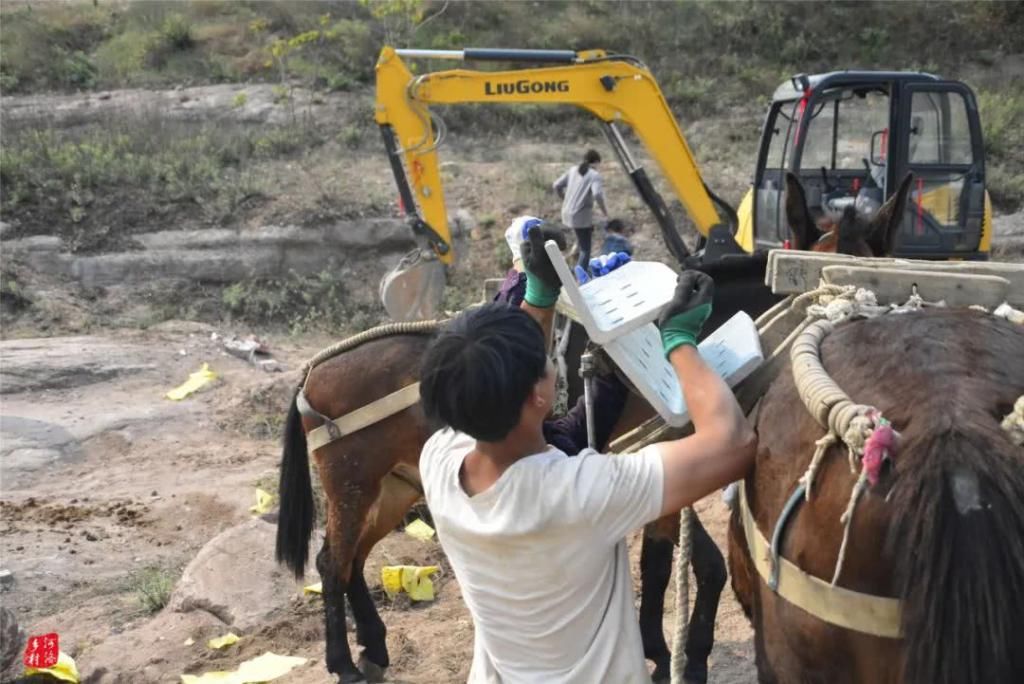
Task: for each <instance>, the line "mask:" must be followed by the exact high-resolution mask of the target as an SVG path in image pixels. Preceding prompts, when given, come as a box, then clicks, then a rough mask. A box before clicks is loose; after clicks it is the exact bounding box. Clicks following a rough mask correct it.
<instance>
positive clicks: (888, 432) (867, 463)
mask: <svg viewBox="0 0 1024 684" xmlns="http://www.w3.org/2000/svg"><path fill="white" fill-rule="evenodd" d="M898 437H899V433H897V432H896V431H895V430H893V429H892V426H891V425H889V421H887V420H885V419H884V418H883V419H880V421H879V425H878V426H877V427H875V429H874V430H873V431H872V432H871V436H870V437H868V439H867V441H865V442H864V456H863V458H862V459H861V463H862V464H863V466H864V472H865V474H866V475H867V478H868V483H869V484H870V485H871V486H872V487H873V486H875V485H876V484H877V483H878V478H879V477H880V476H881V474H882V463H883V462H884V461H885V459H886V458H893V457H894V456H895V455H896V440H897V438H898Z"/></svg>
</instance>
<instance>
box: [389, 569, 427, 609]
mask: <svg viewBox="0 0 1024 684" xmlns="http://www.w3.org/2000/svg"><path fill="white" fill-rule="evenodd" d="M437 571H438V567H437V566H436V565H428V566H426V567H423V566H418V565H385V566H384V567H383V568H381V569H380V583H381V584H382V585H383V586H384V591H385V593H387V595H388V596H389V597H390V598H394V597H395V596H397V595H398V594H399V592H401V591H403V590H404V591H405V592H406V593H407V594H409V598H411V599H412V600H413V601H433V600H434V583H433V582H432V581H431V580H430V576H431V575H433V574H434V573H436V572H437Z"/></svg>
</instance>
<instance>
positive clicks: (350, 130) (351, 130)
mask: <svg viewBox="0 0 1024 684" xmlns="http://www.w3.org/2000/svg"><path fill="white" fill-rule="evenodd" d="M338 140H339V141H340V142H341V144H342V145H344V146H345V147H347V148H349V149H350V150H356V149H359V146H360V145H361V144H362V142H363V131H362V129H361V128H360V127H359V126H357V125H355V124H349V125H347V126H345V127H344V128H342V129H341V133H339V134H338Z"/></svg>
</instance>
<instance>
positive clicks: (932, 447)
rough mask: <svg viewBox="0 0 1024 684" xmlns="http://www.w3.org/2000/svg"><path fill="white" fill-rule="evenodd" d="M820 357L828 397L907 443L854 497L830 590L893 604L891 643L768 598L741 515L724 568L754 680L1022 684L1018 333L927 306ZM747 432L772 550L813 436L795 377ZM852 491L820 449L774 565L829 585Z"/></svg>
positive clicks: (845, 334) (752, 494) (837, 343)
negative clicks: (1009, 421) (1015, 421)
mask: <svg viewBox="0 0 1024 684" xmlns="http://www.w3.org/2000/svg"><path fill="white" fill-rule="evenodd" d="M821 356H822V361H823V364H824V366H825V368H826V369H827V371H828V373H829V374H830V375H831V377H832V378H833V379H834V380H835V381H836V384H837V385H838V386H839V387H841V388H842V389H843V390H844V391H845V392H846V393H847V394H848V395H849V396H850V397H852V398H854V400H855V401H858V402H861V403H865V404H870V405H872V406H874V407H876V408H877V409H879V410H880V411H881V413H882V414H883V415H884V416H885V417H886V418H887V419H889V420H890V421H891V422H892V425H893V427H894V428H895V429H896V430H898V431H899V432H900V433H901V435H902V437H901V440H900V446H899V449H898V450H897V452H896V454H895V456H894V459H893V460H892V462H891V467H890V468H889V469H887V470H883V471H882V473H881V477H880V479H879V480H878V482H877V484H875V485H874V486H872V487H870V488H869V489H868V490H867V493H865V494H864V495H863V497H862V499H861V500H860V503H859V505H858V507H857V509H856V515H855V516H854V518H853V523H852V527H851V531H850V541H849V547H848V549H847V553H846V555H845V562H844V564H843V566H842V571H841V574H840V575H839V577H838V586H839V587H842V588H845V589H848V590H852V591H854V592H859V593H860V594H868V595H872V596H877V597H891V598H897V599H899V600H900V601H901V602H902V603H901V611H902V612H901V618H899V619H898V620H894V621H893V622H894V624H897V625H899V626H901V628H902V638H886V637H881V636H873V635H870V634H867V633H862V632H861V631H853V630H851V629H846V628H843V627H839V626H836V625H835V624H829V623H827V622H824V621H823V620H821V619H819V618H818V617H815V616H813V615H811V614H809V613H808V612H804V610H802V609H801V608H798V607H796V606H795V605H793V603H790V602H788V601H787V600H785V599H784V598H782V597H781V596H779V595H778V594H776V593H774V592H773V591H772V590H771V589H769V587H768V585H767V583H766V582H765V581H764V580H763V579H762V576H761V575H759V574H758V571H757V569H756V567H755V566H754V563H753V561H752V558H751V555H750V553H749V552H748V546H747V542H748V537H747V535H746V533H745V530H744V527H743V516H742V514H741V512H740V508H739V507H737V509H736V510H734V512H733V516H732V518H731V521H730V529H729V565H730V570H731V575H732V585H733V588H734V590H735V592H736V595H737V597H738V598H739V600H740V603H741V604H742V605H743V608H744V610H745V611H746V612H747V615H748V616H749V617H750V618H751V619H752V622H753V625H754V630H755V648H756V663H757V671H758V678H759V681H760V682H762V683H764V684H775V683H787V682H806V683H808V684H814V683H816V682H820V683H822V684H847V683H848V684H855V683H856V684H861V683H863V684H868V683H870V684H889V683H892V684H895V683H896V682H900V683H903V684H953V683H954V682H956V683H957V684H980V683H982V682H1021V681H1024V649H1022V648H1021V646H1022V644H1024V642H1022V641H1021V639H1022V635H1024V449H1022V448H1021V447H1019V446H1014V444H1013V443H1012V442H1011V441H1010V439H1009V437H1008V435H1007V434H1006V433H1004V432H1003V431H1002V430H1001V429H1000V420H1001V418H1002V417H1003V416H1004V415H1006V414H1007V413H1009V412H1010V411H1011V408H1012V405H1013V403H1014V401H1015V400H1016V399H1017V398H1018V397H1019V396H1021V395H1022V394H1024V328H1022V327H1021V326H1019V325H1014V324H1012V323H1009V322H1007V321H1004V320H1001V319H998V318H995V317H993V316H989V315H987V314H984V313H979V312H975V311H969V310H961V311H954V310H945V309H926V310H924V311H922V312H918V313H910V314H903V315H889V316H880V317H878V318H875V319H872V320H866V321H857V322H850V323H846V324H843V325H840V326H839V327H837V328H836V330H835V331H834V332H833V333H832V334H831V335H829V336H828V337H826V338H825V341H824V342H823V344H822V349H821ZM756 429H757V433H758V437H759V448H758V455H757V458H756V465H755V469H754V471H753V473H752V474H751V475H750V476H749V477H748V478H747V479H746V482H745V483H742V484H741V486H745V487H746V498H747V500H748V501H749V506H750V511H751V512H752V517H753V519H754V521H755V522H756V526H757V529H758V530H759V532H760V534H761V535H765V536H766V537H768V538H771V536H772V531H773V528H774V527H775V525H776V523H777V521H778V520H779V517H780V514H781V512H782V510H783V507H784V506H785V504H786V502H787V500H788V499H789V498H790V496H791V495H792V494H793V492H794V489H795V488H796V486H797V481H798V479H799V478H800V477H801V475H803V474H804V472H805V470H806V469H807V467H808V463H809V461H810V459H811V456H812V454H813V453H814V451H815V440H818V439H819V438H821V437H822V435H823V432H824V431H823V429H822V428H821V426H819V425H818V423H817V422H816V421H815V419H814V418H812V417H811V415H810V414H809V412H808V411H807V410H806V409H805V408H804V407H803V405H802V403H801V400H800V398H799V396H798V394H797V390H796V388H795V383H794V380H793V377H792V373H791V372H790V367H789V365H788V363H787V365H786V366H785V367H784V368H783V370H782V371H781V374H780V376H779V377H778V378H777V379H776V380H775V381H774V383H773V384H772V385H771V387H770V389H769V390H768V392H767V393H766V394H765V396H764V397H763V398H762V400H761V405H760V408H759V410H758V412H757V417H756ZM856 477H857V476H856V475H852V474H851V472H850V467H849V465H848V461H847V455H846V453H845V449H840V447H839V446H833V447H831V449H830V450H829V451H828V452H827V453H826V456H825V460H824V461H823V463H822V466H821V469H820V470H819V471H818V473H817V475H816V477H815V479H814V490H813V492H814V495H813V497H811V498H810V500H807V501H802V502H801V503H800V504H799V505H798V507H797V508H796V509H795V512H794V513H792V514H791V515H789V517H788V522H787V525H786V528H785V535H784V537H782V545H781V548H780V552H781V556H782V557H783V558H786V559H788V560H789V561H791V562H792V563H794V564H796V565H797V566H799V568H800V569H801V570H803V572H805V573H808V574H810V575H812V576H814V577H817V578H820V579H823V580H825V581H826V582H828V581H830V580H831V578H832V576H833V569H834V567H835V565H836V562H837V555H838V553H839V547H840V542H841V539H842V526H841V524H840V516H841V515H842V514H843V511H844V509H845V508H846V506H847V503H848V500H849V498H850V493H851V488H852V486H853V484H854V481H855V480H856ZM755 534H756V533H755ZM897 633H898V632H897Z"/></svg>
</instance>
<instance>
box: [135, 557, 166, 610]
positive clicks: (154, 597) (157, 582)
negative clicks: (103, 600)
mask: <svg viewBox="0 0 1024 684" xmlns="http://www.w3.org/2000/svg"><path fill="white" fill-rule="evenodd" d="M174 576H175V573H173V572H172V571H170V570H168V569H167V568H162V567H158V566H150V567H146V568H143V569H141V570H139V571H138V572H136V573H135V574H134V575H132V577H131V578H130V580H129V583H130V586H131V589H132V591H133V592H134V593H135V597H136V599H137V600H138V602H139V605H141V606H142V609H143V610H144V611H145V612H147V613H156V612H157V611H159V610H160V609H161V608H163V607H164V606H166V605H167V602H168V601H170V600H171V592H172V591H174Z"/></svg>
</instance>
